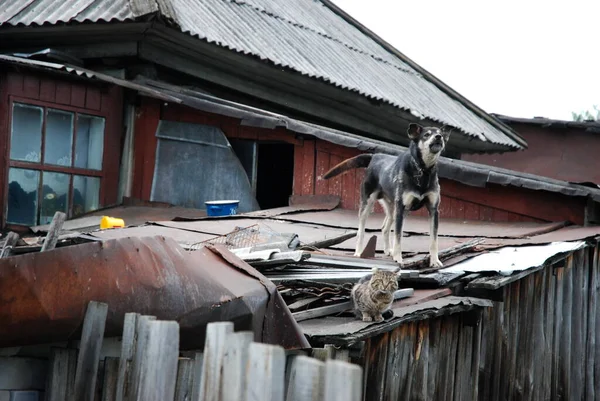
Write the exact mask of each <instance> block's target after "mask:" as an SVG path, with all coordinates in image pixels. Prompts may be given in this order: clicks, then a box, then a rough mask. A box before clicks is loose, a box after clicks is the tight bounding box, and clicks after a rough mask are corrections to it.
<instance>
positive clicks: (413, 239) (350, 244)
mask: <svg viewBox="0 0 600 401" xmlns="http://www.w3.org/2000/svg"><path fill="white" fill-rule="evenodd" d="M372 235H375V236H376V237H377V243H376V250H377V251H378V252H383V239H382V235H381V234H380V233H374V234H372ZM474 239H475V238H468V237H460V238H456V237H438V247H439V250H440V251H442V250H444V249H447V248H451V247H453V246H456V245H458V244H462V243H465V242H469V241H472V240H474ZM429 242H430V240H429V234H426V235H410V236H408V237H402V252H405V253H411V254H417V253H429ZM355 247H356V237H354V238H350V239H348V240H346V241H344V242H342V243H341V244H337V245H333V246H332V247H331V248H334V249H342V250H354V249H355Z"/></svg>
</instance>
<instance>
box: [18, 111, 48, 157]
mask: <svg viewBox="0 0 600 401" xmlns="http://www.w3.org/2000/svg"><path fill="white" fill-rule="evenodd" d="M43 115H44V111H43V110H42V108H41V107H37V106H29V105H25V104H19V103H15V104H13V112H12V129H11V140H10V158H11V159H13V160H25V161H29V162H39V161H41V149H42V120H43V118H42V117H43Z"/></svg>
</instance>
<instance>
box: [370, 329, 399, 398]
mask: <svg viewBox="0 0 600 401" xmlns="http://www.w3.org/2000/svg"><path fill="white" fill-rule="evenodd" d="M401 327H402V326H400V327H398V328H396V329H394V330H392V331H391V332H390V336H389V342H388V358H387V367H386V371H387V372H400V370H401V369H402V367H401V363H402V341H404V340H405V339H404V338H403V337H402V332H403V330H401ZM365 373H366V372H365ZM403 379H404V378H401V377H400V375H399V374H396V373H394V374H388V375H387V377H386V380H385V390H384V395H383V396H384V399H386V400H397V399H398V398H399V396H400V381H401V380H403Z"/></svg>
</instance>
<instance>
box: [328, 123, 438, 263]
mask: <svg viewBox="0 0 600 401" xmlns="http://www.w3.org/2000/svg"><path fill="white" fill-rule="evenodd" d="M408 137H409V138H410V139H411V141H410V146H409V148H408V151H407V152H405V153H404V154H402V155H400V156H391V155H386V154H381V153H377V154H364V155H359V156H356V157H353V158H351V159H347V160H345V161H343V162H341V163H340V164H338V165H337V166H335V167H333V168H332V169H331V170H329V171H328V172H327V173H325V175H323V178H324V179H329V178H332V177H335V176H336V175H339V174H341V173H343V172H345V171H348V170H351V169H355V168H361V167H366V168H367V170H366V173H365V180H364V181H363V183H362V188H361V195H360V209H359V211H358V238H357V242H356V252H355V256H359V255H360V253H361V251H362V249H363V238H364V231H365V224H366V222H367V218H368V217H369V215H370V214H371V212H372V211H373V205H374V203H375V201H376V200H379V202H380V203H381V206H382V207H383V210H384V211H385V219H384V222H383V227H382V234H383V248H384V253H385V254H386V255H390V234H391V229H392V224H393V223H394V222H395V223H396V225H395V235H394V238H395V241H394V244H393V250H392V251H391V255H392V257H393V258H394V260H395V261H396V262H398V263H399V264H400V266H402V224H403V222H404V216H405V215H406V214H407V213H408V212H409V211H414V210H418V209H420V208H421V207H423V206H425V207H426V208H427V210H428V211H429V221H430V225H429V236H430V239H431V241H430V246H429V256H430V257H429V264H430V266H431V267H442V262H441V261H440V259H439V257H438V226H439V211H438V210H439V205H440V184H439V180H438V175H437V161H438V159H439V157H440V154H441V153H442V151H443V150H444V148H445V147H446V143H447V142H448V139H449V138H450V132H449V131H447V130H444V128H435V127H422V126H420V125H418V124H410V125H409V126H408Z"/></svg>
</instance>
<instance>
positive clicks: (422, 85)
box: [0, 0, 521, 148]
mask: <svg viewBox="0 0 600 401" xmlns="http://www.w3.org/2000/svg"><path fill="white" fill-rule="evenodd" d="M0 4H2V5H3V6H2V7H0V25H3V24H8V25H32V24H38V25H40V24H44V23H49V24H56V23H59V22H70V21H77V22H97V21H126V20H133V19H135V18H136V17H140V16H146V15H150V14H153V13H157V12H158V13H161V15H163V16H166V17H168V18H169V20H171V21H172V22H173V23H174V24H176V25H177V26H178V27H179V28H180V29H181V30H182V31H183V32H185V33H188V34H190V35H193V36H196V37H198V38H200V39H203V40H206V41H207V42H209V43H214V44H216V45H219V46H222V47H225V48H228V49H231V50H234V51H236V52H240V53H244V54H248V55H253V56H257V57H259V58H261V59H263V60H268V61H270V62H272V63H274V64H275V65H278V66H281V67H286V68H290V69H292V70H295V71H297V72H299V73H301V74H303V75H307V76H309V77H312V78H316V79H320V80H323V81H326V82H328V83H330V84H332V85H335V86H337V87H340V88H344V89H347V90H350V91H353V92H357V93H359V94H361V95H363V96H366V97H368V98H372V99H378V100H381V101H384V102H386V103H389V104H391V105H394V106H396V107H399V108H402V109H405V110H408V111H410V112H411V113H412V114H413V115H415V116H416V117H426V118H428V119H430V120H433V121H436V122H439V123H441V124H447V125H450V126H452V127H456V128H458V129H460V130H461V131H463V132H464V133H466V134H467V135H469V136H471V137H474V138H477V139H479V140H481V141H483V142H491V143H495V144H501V145H504V146H508V147H513V148H519V147H521V146H520V145H519V144H518V143H517V142H516V141H515V140H513V139H512V138H511V137H510V135H509V134H507V132H510V129H509V128H506V131H505V132H503V130H502V129H500V128H498V126H495V125H493V124H491V123H489V122H488V121H485V120H484V119H483V118H481V117H480V116H478V115H476V114H475V113H474V112H473V111H472V110H470V109H469V108H467V107H466V106H465V105H463V104H462V103H460V102H459V101H457V100H454V99H452V98H451V97H450V96H449V95H448V94H446V93H445V92H444V91H442V90H440V89H439V88H438V87H437V86H435V85H434V84H433V83H432V82H430V81H429V80H428V79H426V78H425V77H423V76H422V75H421V74H420V73H419V72H417V71H416V70H415V69H414V68H412V67H411V66H410V65H408V64H407V63H406V62H404V61H403V60H402V59H401V58H400V57H398V56H397V55H394V54H392V53H390V52H388V51H387V50H386V49H384V48H383V47H382V46H381V45H380V44H379V43H377V42H376V41H375V40H374V39H373V38H371V37H369V36H368V35H366V34H364V33H363V32H361V31H360V30H359V29H358V28H357V27H356V26H354V25H352V24H351V23H349V22H347V21H346V20H345V19H344V18H342V16H340V15H338V14H337V13H336V12H334V11H333V10H332V9H330V8H329V7H327V6H326V5H325V4H323V2H321V1H315V0H285V1H283V0H251V1H242V0H157V1H152V2H148V1H144V0H66V1H64V2H62V3H58V2H56V1H55V0H26V1H20V0H0ZM57 4H60V5H58V6H57Z"/></svg>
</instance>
